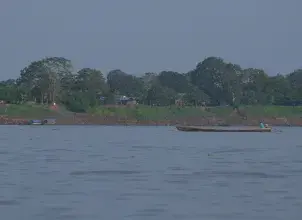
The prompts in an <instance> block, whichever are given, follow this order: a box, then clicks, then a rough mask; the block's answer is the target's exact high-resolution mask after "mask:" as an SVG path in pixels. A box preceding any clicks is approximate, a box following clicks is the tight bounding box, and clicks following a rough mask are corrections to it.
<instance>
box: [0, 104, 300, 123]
mask: <svg viewBox="0 0 302 220" xmlns="http://www.w3.org/2000/svg"><path fill="white" fill-rule="evenodd" d="M239 109H240V110H239V112H238V111H235V110H234V109H233V108H231V107H227V106H226V107H210V108H207V109H205V108H200V107H184V108H178V107H176V106H170V107H150V106H143V105H138V106H135V107H126V106H101V107H98V108H94V109H90V110H89V112H88V114H77V115H80V117H81V120H82V119H83V118H85V117H86V116H87V118H88V117H90V116H93V117H94V118H95V119H96V118H98V119H100V118H104V119H108V120H109V121H108V120H107V121H108V123H111V121H112V123H113V124H114V123H115V121H114V120H119V121H120V120H123V121H155V122H163V121H169V122H170V121H177V120H181V121H188V123H190V122H192V121H193V122H194V120H197V121H199V119H202V118H217V120H220V121H221V120H223V121H224V122H222V123H225V124H238V123H241V121H242V120H246V121H253V123H257V120H258V119H262V120H266V119H267V121H272V120H276V119H277V118H284V119H286V120H287V119H289V120H291V121H295V120H296V121H297V120H300V121H301V124H302V119H301V117H302V107H284V106H241V107H240V108H239ZM0 115H2V116H5V117H9V118H23V119H41V118H47V117H55V118H60V119H64V118H65V119H66V118H72V117H74V113H72V112H68V111H67V110H65V109H64V107H59V108H58V110H56V111H54V110H51V109H49V107H48V106H41V105H29V104H27V105H7V106H5V107H4V106H2V107H1V108H0ZM83 120H84V119H83ZM89 120H90V121H93V120H94V119H93V118H91V117H90V119H89ZM84 121H85V120H84ZM70 123H72V122H70ZM209 123H210V122H209ZM271 123H274V122H271ZM286 123H287V122H286ZM299 123H300V122H299Z"/></svg>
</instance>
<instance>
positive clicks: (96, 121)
mask: <svg viewBox="0 0 302 220" xmlns="http://www.w3.org/2000/svg"><path fill="white" fill-rule="evenodd" d="M260 120H262V121H263V122H264V123H267V124H268V125H269V126H274V127H276V126H291V127H301V126H302V119H300V118H292V119H286V121H283V120H280V119H274V118H261V119H256V118H253V119H249V120H243V119H240V118H234V119H228V120H227V119H225V120H224V119H223V118H215V119H212V120H210V119H205V117H195V118H194V119H192V118H187V119H186V118H182V119H178V120H177V119H175V120H158V121H157V120H130V119H129V120H125V119H124V120H113V119H108V118H107V117H87V118H85V117H81V118H80V119H79V118H69V117H66V118H64V117H60V118H57V119H56V123H55V124H54V125H62V126H64V125H65V126H68V125H95V126H176V125H195V126H258V125H259V121H260ZM28 121H29V120H27V119H22V118H19V117H18V118H13V117H9V118H6V119H1V120H0V125H28ZM45 125H47V126H51V124H45Z"/></svg>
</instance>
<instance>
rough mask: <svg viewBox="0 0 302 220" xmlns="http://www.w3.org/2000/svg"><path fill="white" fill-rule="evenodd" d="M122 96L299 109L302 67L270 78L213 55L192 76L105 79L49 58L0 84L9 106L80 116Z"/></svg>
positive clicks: (116, 73)
mask: <svg viewBox="0 0 302 220" xmlns="http://www.w3.org/2000/svg"><path fill="white" fill-rule="evenodd" d="M122 95H123V96H128V97H133V98H134V99H135V100H137V101H138V103H140V104H145V105H160V106H166V105H171V104H175V101H176V100H181V101H182V103H184V104H185V105H194V106H198V105H202V104H205V105H208V106H218V105H230V106H233V107H236V106H238V105H268V104H269V105H291V106H295V105H299V104H301V101H302V69H297V70H295V71H293V72H292V73H289V74H286V75H281V74H278V75H275V76H268V75H267V74H266V73H265V72H264V70H262V69H255V68H248V69H244V68H242V67H240V66H239V65H237V64H233V63H229V62H226V61H224V60H223V59H222V58H219V57H208V58H205V59H204V60H203V61H202V62H200V63H198V64H197V66H196V67H195V68H194V69H192V70H191V71H189V72H187V73H179V72H174V71H162V72H160V73H152V72H147V73H144V74H142V75H141V76H134V75H131V74H128V73H125V72H123V71H122V70H119V69H115V70H112V71H110V72H109V73H108V74H107V76H106V77H105V76H104V74H103V73H102V72H101V71H100V70H97V69H92V68H83V69H81V70H79V71H75V70H74V68H73V66H72V62H71V61H70V60H68V59H66V58H63V57H47V58H44V59H41V60H38V61H34V62H32V63H30V64H29V65H28V66H27V67H25V68H24V69H22V70H21V71H20V76H19V77H18V78H17V79H9V80H6V81H2V82H0V100H3V101H5V102H7V103H13V104H22V103H25V102H29V101H33V102H36V103H41V104H48V103H52V102H56V103H61V104H63V105H65V106H66V107H67V108H68V109H69V110H71V111H75V112H85V111H87V110H88V109H89V108H93V107H97V106H99V105H103V104H113V103H115V102H116V97H118V96H122Z"/></svg>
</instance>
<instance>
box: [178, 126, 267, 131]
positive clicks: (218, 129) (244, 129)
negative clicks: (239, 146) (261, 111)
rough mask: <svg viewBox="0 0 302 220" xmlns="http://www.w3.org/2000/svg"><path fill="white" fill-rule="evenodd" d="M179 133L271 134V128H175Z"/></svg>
mask: <svg viewBox="0 0 302 220" xmlns="http://www.w3.org/2000/svg"><path fill="white" fill-rule="evenodd" d="M176 129H177V130H179V131H202V132H271V131H272V128H258V127H241V128H232V127H202V126H176Z"/></svg>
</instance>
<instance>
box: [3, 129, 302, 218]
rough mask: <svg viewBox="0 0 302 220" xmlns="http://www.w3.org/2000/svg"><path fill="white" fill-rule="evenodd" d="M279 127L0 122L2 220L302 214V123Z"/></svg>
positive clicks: (269, 216)
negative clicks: (215, 129)
mask: <svg viewBox="0 0 302 220" xmlns="http://www.w3.org/2000/svg"><path fill="white" fill-rule="evenodd" d="M278 129H279V128H278ZM281 130H283V132H273V133H191V132H188V133H186V132H179V131H176V130H175V129H174V128H173V127H115V126H112V127H110V126H108V127H105V126H104V127H98V126H91V127H89V126H88V127H86V126H75V127H72V126H61V127H59V126H58V127H52V126H49V127H47V126H45V127H43V126H41V127H40V126H36V127H30V126H28V127H27V126H23V127H22V126H1V127H0V132H1V133H0V214H1V219H3V220H4V219H5V220H20V219H22V220H41V219H43V220H53V219H73V220H78V219H79V220H99V219H106V220H114V219H118V220H120V219H131V220H132V219H133V220H136V219H163V220H171V219H190V220H193V219H194V220H195V219H196V220H197V219H198V220H200V219H206V220H212V219H232V220H233V219H238V220H254V219H257V220H270V219H272V220H278V219H282V220H287V219H288V220H296V219H297V220H298V219H299V220H300V219H302V209H301V208H302V190H301V186H302V176H301V175H302V137H301V134H302V129H300V128H281Z"/></svg>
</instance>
